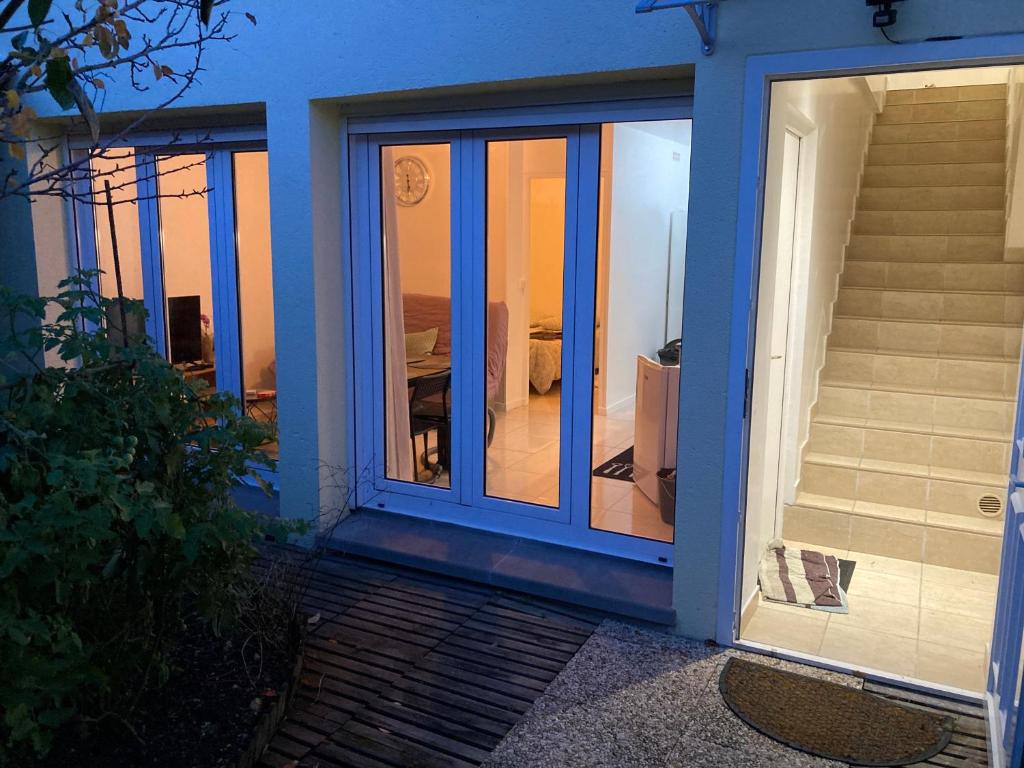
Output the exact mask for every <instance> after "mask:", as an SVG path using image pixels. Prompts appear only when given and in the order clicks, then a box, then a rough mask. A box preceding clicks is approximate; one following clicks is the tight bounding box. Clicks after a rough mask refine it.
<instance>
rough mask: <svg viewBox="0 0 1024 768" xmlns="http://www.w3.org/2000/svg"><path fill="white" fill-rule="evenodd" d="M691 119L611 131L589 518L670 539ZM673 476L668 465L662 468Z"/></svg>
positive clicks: (605, 146)
mask: <svg viewBox="0 0 1024 768" xmlns="http://www.w3.org/2000/svg"><path fill="white" fill-rule="evenodd" d="M689 161H690V121H688V120H673V121H657V122H646V123H615V124H608V125H604V126H602V130H601V188H600V216H599V226H598V254H597V257H598V258H597V303H596V318H595V323H594V435H593V455H592V462H591V466H592V467H593V472H592V478H591V512H590V524H591V526H592V527H593V528H599V529H601V530H605V531H613V532H616V533H624V534H631V535H634V536H642V537H644V538H650V539H658V540H660V541H672V521H673V518H674V498H675V480H674V476H673V477H671V478H668V477H659V474H658V473H659V470H663V469H667V468H670V467H671V468H674V467H675V463H676V458H675V452H676V423H677V420H678V417H677V413H678V402H679V365H678V362H677V361H676V362H673V361H672V360H670V359H669V358H667V357H665V358H662V359H659V350H661V349H663V348H664V347H666V345H671V342H672V341H673V340H676V339H679V337H680V336H681V335H682V307H683V305H682V298H683V260H684V255H685V251H684V249H685V243H686V206H687V201H688V197H689V165H690V162H689ZM663 474H664V473H663Z"/></svg>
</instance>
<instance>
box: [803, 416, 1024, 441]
mask: <svg viewBox="0 0 1024 768" xmlns="http://www.w3.org/2000/svg"><path fill="white" fill-rule="evenodd" d="M811 421H812V423H815V424H827V425H830V426H835V427H859V428H862V429H873V430H879V431H884V432H911V433H913V434H918V435H929V436H931V437H954V438H963V439H965V440H985V441H987V442H993V443H1009V441H1010V439H1009V437H1008V436H1007V434H1006V433H1003V432H997V431H995V430H991V429H969V428H967V427H947V426H942V425H928V424H916V423H913V422H905V421H888V420H886V419H862V418H858V417H855V416H833V415H831V414H820V415H817V416H815V417H814V418H813V419H812V420H811Z"/></svg>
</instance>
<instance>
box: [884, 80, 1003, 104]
mask: <svg viewBox="0 0 1024 768" xmlns="http://www.w3.org/2000/svg"><path fill="white" fill-rule="evenodd" d="M1006 94H1007V86H1006V84H1005V83H986V84H984V85H949V86H942V87H941V88H935V87H932V88H900V89H898V90H896V89H894V90H891V91H888V92H887V93H886V95H885V103H886V104H887V105H896V104H934V103H935V102H945V101H987V100H989V99H1005V98H1006Z"/></svg>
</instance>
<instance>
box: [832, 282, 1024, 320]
mask: <svg viewBox="0 0 1024 768" xmlns="http://www.w3.org/2000/svg"><path fill="white" fill-rule="evenodd" d="M834 311H835V313H836V314H837V315H843V316H845V317H861V318H881V319H885V320H927V321H937V322H941V321H954V322H966V323H979V324H981V323H1010V324H1014V325H1018V326H1019V325H1021V324H1022V323H1024V296H1021V295H1020V294H1017V293H1009V292H998V291H914V290H907V289H891V288H848V287H845V286H843V287H840V289H839V298H838V300H837V301H836V304H835V310H834Z"/></svg>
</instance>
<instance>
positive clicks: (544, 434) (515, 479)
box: [486, 386, 672, 542]
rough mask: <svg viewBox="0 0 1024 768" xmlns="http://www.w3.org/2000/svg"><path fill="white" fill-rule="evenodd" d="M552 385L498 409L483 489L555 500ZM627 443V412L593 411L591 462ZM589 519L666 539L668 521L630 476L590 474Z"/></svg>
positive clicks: (555, 397) (556, 397)
mask: <svg viewBox="0 0 1024 768" xmlns="http://www.w3.org/2000/svg"><path fill="white" fill-rule="evenodd" d="M560 402H561V395H560V393H559V390H558V388H557V386H556V387H554V388H552V389H551V391H549V392H548V393H547V394H546V395H538V394H536V393H533V394H531V396H530V402H529V405H528V406H524V407H522V408H517V409H515V410H512V411H508V412H498V414H497V426H496V428H495V434H494V441H493V443H492V444H491V447H490V448H489V449H488V451H487V485H486V488H487V493H488V494H490V495H493V496H499V497H502V498H510V499H516V500H519V501H525V502H529V503H533V504H544V505H546V506H557V505H558V501H559V498H558V468H559V446H560V435H559V409H560ZM631 445H633V415H632V413H629V414H621V415H618V416H616V417H615V418H612V417H608V416H600V415H595V417H594V455H593V466H594V467H597V466H600V465H601V464H603V463H604V462H605V461H607V460H608V459H611V458H612V457H614V456H616V455H617V454H619V453H621V452H622V451H624V450H625V449H626V448H629V447H630V446H631ZM591 509H592V515H591V525H592V527H594V528H599V529H601V530H606V531H614V532H616V533H624V534H629V535H634V536H642V537H644V538H651V539H658V540H660V541H667V542H671V541H672V525H671V524H669V523H665V522H664V521H663V520H662V519H661V514H660V513H659V510H658V507H657V505H656V504H654V502H652V501H651V500H650V499H648V498H647V497H646V496H645V495H644V494H643V493H641V492H640V491H639V490H638V489H637V487H636V486H635V485H634V484H633V483H630V482H625V481H622V480H609V479H606V478H600V477H595V478H592V486H591Z"/></svg>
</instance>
